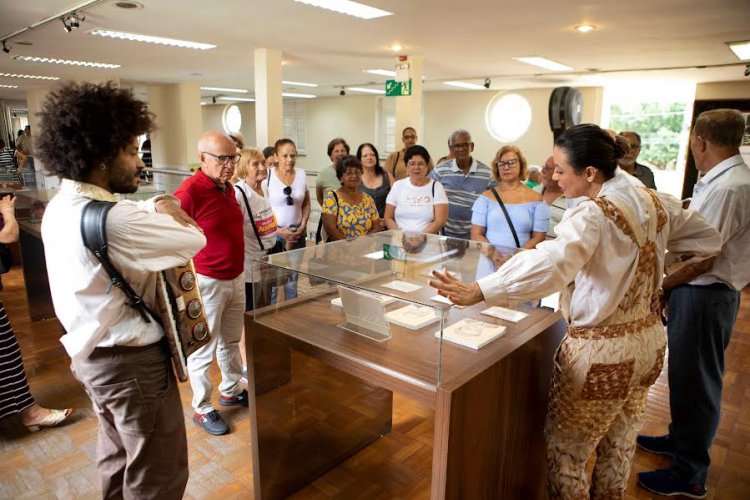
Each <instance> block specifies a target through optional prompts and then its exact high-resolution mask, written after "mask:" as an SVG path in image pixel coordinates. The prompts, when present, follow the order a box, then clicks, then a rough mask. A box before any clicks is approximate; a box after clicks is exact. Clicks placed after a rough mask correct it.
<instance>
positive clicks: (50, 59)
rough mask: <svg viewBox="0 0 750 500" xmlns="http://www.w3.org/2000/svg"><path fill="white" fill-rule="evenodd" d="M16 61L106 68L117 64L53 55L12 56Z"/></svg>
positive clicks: (115, 67)
mask: <svg viewBox="0 0 750 500" xmlns="http://www.w3.org/2000/svg"><path fill="white" fill-rule="evenodd" d="M13 59H15V60H17V61H28V62H40V63H48V64H63V65H65V66H85V67H87V68H107V69H117V68H119V67H120V65H119V64H110V63H100V62H89V61H72V60H70V59H55V58H53V57H34V56H13Z"/></svg>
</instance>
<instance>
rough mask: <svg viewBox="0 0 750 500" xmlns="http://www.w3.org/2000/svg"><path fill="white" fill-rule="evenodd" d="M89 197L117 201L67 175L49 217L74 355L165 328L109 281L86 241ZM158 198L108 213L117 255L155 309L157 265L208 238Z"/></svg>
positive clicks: (58, 291)
mask: <svg viewBox="0 0 750 500" xmlns="http://www.w3.org/2000/svg"><path fill="white" fill-rule="evenodd" d="M90 199H94V200H102V201H117V199H116V198H115V197H114V196H113V195H112V193H110V192H108V191H105V190H104V189H101V188H99V187H97V186H93V185H91V184H86V183H82V182H74V181H70V180H63V181H62V183H61V185H60V192H59V193H58V194H57V195H56V196H55V197H54V198H53V199H52V201H50V202H49V204H48V205H47V208H46V210H45V213H44V218H43V220H42V240H43V241H44V252H45V256H46V261H47V275H48V277H49V285H50V292H51V293H52V302H53V304H54V306H55V314H56V315H57V318H58V319H59V320H60V323H62V325H63V327H64V328H65V330H66V331H67V334H66V335H63V336H62V338H61V339H60V341H61V342H62V343H63V345H64V346H65V349H66V350H67V352H68V354H69V355H70V356H71V358H73V357H77V356H80V357H86V356H88V355H89V354H91V351H93V349H94V348H95V347H111V346H115V345H120V346H139V345H148V344H153V343H154V342H157V341H158V340H159V339H160V338H162V336H163V335H164V332H163V331H162V329H161V327H160V326H159V325H158V324H157V323H156V322H154V321H153V320H152V321H151V322H150V323H146V322H145V321H144V320H143V318H142V317H141V316H140V314H139V313H138V311H136V310H135V309H133V308H132V307H130V306H128V305H127V297H126V296H125V293H124V292H123V291H122V290H120V289H117V288H112V289H110V278H109V275H108V274H107V272H106V271H105V270H104V269H103V267H102V265H101V263H100V262H99V260H97V258H96V257H95V256H94V254H93V253H91V252H90V251H89V250H87V249H86V247H85V246H84V245H83V240H82V238H81V213H82V211H83V207H84V206H85V205H86V204H87V203H88V202H89V201H90ZM154 201H155V199H151V200H147V201H140V202H134V201H129V200H125V201H120V202H119V203H117V205H115V206H114V207H112V209H111V210H110V211H109V214H108V216H107V241H108V244H109V257H110V260H111V261H112V264H113V265H114V266H115V267H116V268H117V269H118V270H119V271H120V273H121V274H122V275H123V277H124V278H125V280H127V281H128V283H129V284H130V285H131V286H132V287H133V290H135V292H136V293H137V294H139V295H140V296H142V297H143V299H144V301H145V302H146V304H147V305H148V306H149V307H150V308H152V310H156V308H155V304H156V299H155V291H156V276H157V275H156V273H155V271H161V270H164V269H170V268H173V267H177V266H179V265H184V264H185V263H186V262H187V261H188V259H190V258H192V257H193V256H194V255H195V254H196V253H197V252H198V251H199V250H200V249H201V248H203V247H204V246H205V245H206V238H205V237H204V236H203V234H202V233H201V232H200V231H198V230H197V229H195V228H194V227H192V226H191V227H185V226H182V225H181V224H179V223H178V222H177V221H175V220H174V219H173V218H172V217H171V216H169V215H164V214H158V213H156V211H155V208H154Z"/></svg>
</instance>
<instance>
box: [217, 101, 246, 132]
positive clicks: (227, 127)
mask: <svg viewBox="0 0 750 500" xmlns="http://www.w3.org/2000/svg"><path fill="white" fill-rule="evenodd" d="M222 121H223V123H224V131H225V132H226V133H227V134H234V133H236V132H239V131H240V128H242V113H241V112H240V108H239V106H237V105H236V104H230V105H228V106H227V107H226V108H224V116H222Z"/></svg>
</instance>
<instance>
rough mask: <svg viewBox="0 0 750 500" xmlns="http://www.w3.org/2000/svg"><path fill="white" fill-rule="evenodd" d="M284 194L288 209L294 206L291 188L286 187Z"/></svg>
mask: <svg viewBox="0 0 750 500" xmlns="http://www.w3.org/2000/svg"><path fill="white" fill-rule="evenodd" d="M284 194H285V195H286V204H287V205H289V206H290V207H291V206H292V205H294V198H292V186H286V187H285V188H284Z"/></svg>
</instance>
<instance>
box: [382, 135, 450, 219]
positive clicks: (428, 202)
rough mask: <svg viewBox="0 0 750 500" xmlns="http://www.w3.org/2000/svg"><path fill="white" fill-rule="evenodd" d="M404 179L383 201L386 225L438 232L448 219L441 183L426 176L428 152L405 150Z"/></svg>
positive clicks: (422, 149) (395, 185)
mask: <svg viewBox="0 0 750 500" xmlns="http://www.w3.org/2000/svg"><path fill="white" fill-rule="evenodd" d="M404 161H405V162H406V173H407V175H408V176H407V177H406V179H401V180H400V181H396V182H395V183H394V184H393V186H392V187H391V192H390V193H388V197H387V198H386V200H385V227H386V228H388V229H403V230H404V231H406V232H409V233H433V234H437V233H438V232H440V230H441V229H442V228H443V226H444V225H445V221H447V220H448V197H447V196H446V194H445V189H444V188H443V185H442V184H440V183H439V182H438V181H434V180H432V179H430V178H429V177H427V174H428V173H429V164H430V153H428V152H427V150H426V149H425V148H424V147H422V146H419V145H417V146H411V147H409V148H408V149H407V150H406V152H405V153H404Z"/></svg>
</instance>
